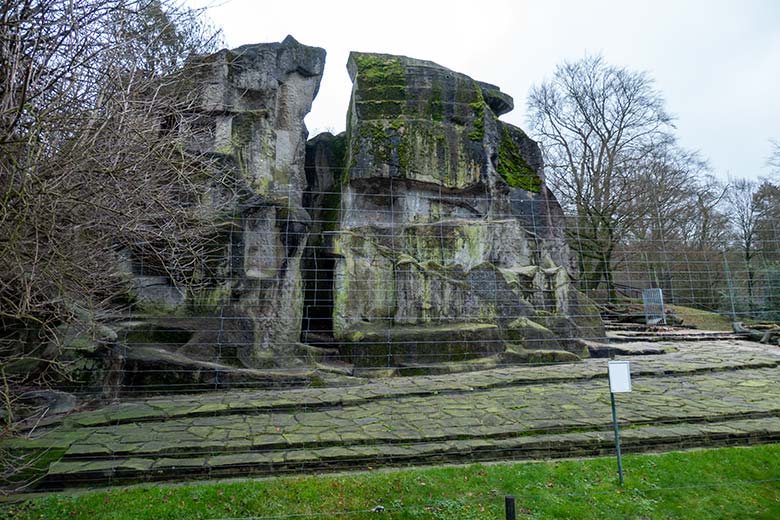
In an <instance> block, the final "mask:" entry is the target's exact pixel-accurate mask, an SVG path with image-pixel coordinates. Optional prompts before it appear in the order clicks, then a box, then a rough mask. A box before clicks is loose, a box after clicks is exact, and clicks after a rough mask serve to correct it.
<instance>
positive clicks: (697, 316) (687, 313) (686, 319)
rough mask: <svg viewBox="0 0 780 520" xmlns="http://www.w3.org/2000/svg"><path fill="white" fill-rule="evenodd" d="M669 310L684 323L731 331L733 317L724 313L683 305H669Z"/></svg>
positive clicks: (707, 328) (697, 326)
mask: <svg viewBox="0 0 780 520" xmlns="http://www.w3.org/2000/svg"><path fill="white" fill-rule="evenodd" d="M666 307H667V308H668V309H669V310H671V311H672V312H673V313H674V314H676V315H677V316H678V317H679V318H682V320H683V325H685V326H688V327H696V328H697V329H704V330H721V331H729V332H731V330H732V329H731V318H730V317H729V316H724V315H723V314H717V313H714V312H709V311H703V310H701V309H694V308H692V307H683V306H682V305H667V306H666Z"/></svg>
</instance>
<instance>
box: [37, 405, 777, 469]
mask: <svg viewBox="0 0 780 520" xmlns="http://www.w3.org/2000/svg"><path fill="white" fill-rule="evenodd" d="M729 430H731V431H733V437H735V438H742V439H749V438H750V437H751V436H755V435H757V434H764V433H766V432H768V431H769V432H772V434H773V435H775V436H778V435H780V418H771V419H762V420H744V421H734V422H732V423H730V424H729V425H722V424H703V425H700V424H694V425H676V426H671V427H670V426H645V427H635V428H628V429H624V430H623V431H622V432H621V440H622V442H623V446H624V449H626V451H643V450H647V449H653V448H654V447H656V446H671V447H674V446H678V447H688V446H695V445H699V444H701V443H702V441H703V440H705V439H709V438H711V437H712V436H714V435H722V434H724V433H725V434H728V433H729ZM612 442H613V441H612V432H611V431H610V430H603V431H600V432H574V433H560V434H548V435H540V436H528V437H516V438H506V439H496V440H493V441H492V442H487V441H485V440H483V439H469V440H451V441H447V442H427V443H419V444H411V445H409V444H406V445H404V444H397V445H396V444H390V445H375V446H368V445H356V446H350V447H349V448H346V447H327V448H319V449H317V448H315V449H305V450H287V451H284V452H242V453H237V454H227V455H217V456H213V457H208V458H182V459H178V458H165V459H157V460H156V461H155V460H154V459H144V458H131V459H124V460H104V461H70V462H57V463H54V464H52V466H51V468H50V471H49V475H48V481H49V482H54V481H56V480H57V479H58V478H60V479H64V478H67V477H68V476H70V477H74V476H75V477H78V476H79V475H82V476H89V475H95V474H98V475H101V474H103V475H115V474H119V473H124V474H125V476H128V477H130V476H132V475H133V474H134V472H135V474H136V475H137V476H138V477H141V476H143V475H145V474H147V473H149V472H152V473H154V472H168V473H172V472H173V470H174V469H175V470H176V471H179V474H180V475H181V476H184V475H186V474H187V472H188V471H189V470H191V469H197V470H199V471H200V470H202V469H203V468H204V461H205V466H206V468H207V469H208V470H209V472H210V474H212V475H213V476H218V475H220V474H226V473H225V472H224V471H223V470H227V469H230V467H236V466H237V467H241V468H245V469H247V470H248V471H250V472H253V473H268V472H271V471H272V470H273V465H274V464H277V465H278V464H281V463H290V462H293V463H295V464H300V468H301V469H305V468H306V467H309V466H314V467H318V468H321V467H324V466H323V464H330V465H331V466H332V467H334V468H337V467H343V466H344V465H343V464H339V462H344V463H347V465H349V464H348V463H351V462H355V461H359V460H364V459H365V460H373V461H374V462H373V463H372V464H374V465H382V464H393V463H394V459H398V460H400V461H403V460H426V459H429V458H430V457H431V456H436V455H439V456H444V457H443V459H442V460H463V459H472V460H485V459H491V458H496V457H499V456H504V455H506V456H510V457H513V458H529V457H530V458H536V457H556V456H568V455H571V454H572V453H577V454H592V453H596V452H600V451H602V450H609V449H611V448H612ZM447 455H448V456H449V458H448V456H447Z"/></svg>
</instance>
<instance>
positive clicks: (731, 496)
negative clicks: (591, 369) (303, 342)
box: [0, 445, 780, 520]
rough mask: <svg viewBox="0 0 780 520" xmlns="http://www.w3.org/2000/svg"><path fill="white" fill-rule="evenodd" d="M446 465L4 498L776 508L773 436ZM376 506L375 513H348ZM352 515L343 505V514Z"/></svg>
mask: <svg viewBox="0 0 780 520" xmlns="http://www.w3.org/2000/svg"><path fill="white" fill-rule="evenodd" d="M624 467H625V473H626V484H625V486H624V487H623V488H620V487H619V486H618V485H617V482H616V475H615V473H616V471H615V460H614V459H613V458H599V459H584V460H565V461H555V462H544V463H517V464H493V465H481V464H475V465H471V466H463V467H456V466H449V467H438V468H428V469H410V470H398V471H372V472H360V473H351V474H346V475H330V476H306V477H287V478H274V479H266V480H242V481H231V482H212V483H200V484H199V483H191V484H184V485H147V486H137V487H128V488H113V489H110V490H105V491H91V492H84V493H82V494H79V495H73V496H66V495H50V496H47V497H42V498H35V499H32V500H30V501H28V502H24V503H17V504H10V505H8V504H7V505H5V506H0V517H2V518H13V519H33V518H34V519H39V518H46V519H59V518H64V519H65V518H67V519H88V520H98V519H117V520H119V519H133V520H135V519H155V520H162V519H174V518H175V519H180V518H192V519H203V518H240V517H250V516H254V517H267V516H271V517H273V518H277V517H278V516H281V515H293V514H297V515H301V514H316V513H320V514H322V513H329V512H342V513H337V514H333V515H328V516H326V518H329V519H336V518H344V519H347V518H348V519H379V518H385V519H458V520H469V519H474V520H476V519H480V520H482V519H490V518H496V519H498V518H501V519H503V518H504V516H503V501H504V498H503V497H504V496H505V495H507V494H513V495H515V496H516V501H517V510H518V518H599V519H610V518H615V519H618V518H620V519H624V518H632V519H655V518H660V519H665V518H674V519H678V518H679V519H686V518H690V519H701V518H766V519H776V518H780V445H765V446H756V447H750V448H722V449H713V450H700V451H689V452H677V453H667V454H662V455H633V456H632V455H629V456H626V457H625V458H624ZM377 505H382V506H384V508H385V512H384V513H382V514H377V513H368V512H356V511H366V510H369V509H371V508H373V507H374V506H377ZM350 511H351V512H352V513H346V512H350Z"/></svg>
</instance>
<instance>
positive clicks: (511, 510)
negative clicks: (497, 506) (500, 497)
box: [504, 496, 517, 520]
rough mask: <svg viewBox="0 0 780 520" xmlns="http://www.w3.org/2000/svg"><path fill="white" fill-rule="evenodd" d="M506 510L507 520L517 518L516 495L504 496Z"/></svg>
mask: <svg viewBox="0 0 780 520" xmlns="http://www.w3.org/2000/svg"><path fill="white" fill-rule="evenodd" d="M504 510H505V511H506V520H516V518H517V517H516V516H515V497H513V496H506V497H504Z"/></svg>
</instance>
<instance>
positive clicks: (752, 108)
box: [192, 0, 780, 178]
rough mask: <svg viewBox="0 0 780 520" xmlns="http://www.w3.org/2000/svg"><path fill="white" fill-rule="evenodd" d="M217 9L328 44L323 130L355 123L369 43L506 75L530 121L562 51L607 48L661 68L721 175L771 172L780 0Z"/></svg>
mask: <svg viewBox="0 0 780 520" xmlns="http://www.w3.org/2000/svg"><path fill="white" fill-rule="evenodd" d="M211 1H212V2H213V1H214V0H211ZM217 1H220V0H217ZM192 4H193V5H198V4H200V5H202V4H203V1H202V0H200V1H199V0H192ZM210 16H211V18H212V20H214V22H215V23H216V24H217V25H218V26H220V27H222V29H223V31H224V36H225V41H226V44H227V45H228V46H229V47H236V46H239V45H243V44H246V43H261V42H271V41H281V40H282V39H284V37H285V36H286V35H288V34H292V35H293V36H294V37H295V38H296V39H297V40H298V41H300V42H301V43H305V44H307V45H315V46H318V47H323V48H325V50H326V51H327V53H328V55H327V62H326V66H325V75H324V78H323V81H322V85H321V87H320V92H319V95H318V96H317V99H315V101H314V105H313V107H312V111H311V113H310V114H309V116H308V117H307V118H306V123H307V126H308V128H309V132H310V135H312V136H313V135H316V134H317V133H319V132H320V131H324V130H331V131H335V132H339V131H341V130H343V129H344V124H345V118H346V109H347V103H348V101H349V94H350V88H351V83H350V81H349V77H348V76H347V71H346V61H347V55H348V54H349V51H351V50H358V51H371V52H383V53H389V54H402V55H406V56H412V57H415V58H420V59H426V60H431V61H435V62H437V63H439V64H441V65H444V66H446V67H449V68H451V69H454V70H456V71H458V72H462V73H464V74H468V75H469V76H471V77H473V78H475V79H478V80H482V81H487V82H489V83H493V84H496V85H498V86H499V87H501V90H502V91H504V92H506V93H508V94H510V95H511V96H513V97H514V99H515V110H514V111H513V112H510V113H509V114H506V115H505V116H503V117H502V119H505V120H507V121H509V122H511V123H513V124H516V125H518V126H520V127H523V128H525V129H527V128H528V125H527V124H526V119H525V97H526V95H527V93H528V90H529V88H530V87H531V85H532V84H534V83H539V82H540V81H542V80H543V79H545V78H549V77H550V76H551V75H552V73H553V71H554V69H555V65H556V64H558V63H560V62H562V61H563V60H576V59H578V58H580V57H582V56H583V55H584V54H585V53H601V54H602V55H603V56H604V57H605V58H606V60H607V61H608V62H610V63H612V64H615V65H621V66H626V67H629V68H631V69H634V70H643V71H647V72H648V73H649V74H650V76H651V77H653V78H654V79H655V81H656V86H657V88H658V89H659V90H660V91H661V92H662V93H663V95H664V97H665V99H666V106H667V109H668V111H669V112H671V113H672V114H674V115H675V116H676V117H677V120H676V125H677V128H678V135H679V138H680V142H681V144H682V145H683V146H685V147H686V148H689V149H695V150H699V152H700V153H701V154H702V155H703V156H704V157H705V158H707V159H708V160H709V161H710V164H711V165H712V168H713V171H714V173H715V174H716V175H718V176H719V177H721V178H725V177H726V176H727V174H728V175H730V176H732V177H751V178H756V177H758V176H761V175H767V174H768V173H769V171H768V169H767V168H766V166H765V161H766V158H767V156H768V155H769V152H770V143H769V139H780V1H777V0H763V1H762V0H732V1H726V0H706V1H705V0H688V1H686V0H676V1H675V0H631V1H629V0H622V1H621V0H587V1H585V0H583V1H576V0H569V1H563V0H534V1H526V0H497V1H492V0H483V1H478V0H468V1H461V0H446V1H424V0H416V1H409V0H393V1H390V2H372V1H370V0H362V1H349V0H344V1H341V0H331V1H322V0H319V1H318V0H293V1H286V0H227V1H225V2H224V3H222V4H219V5H217V6H215V7H212V9H211V10H210ZM531 135H533V134H532V132H531Z"/></svg>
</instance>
